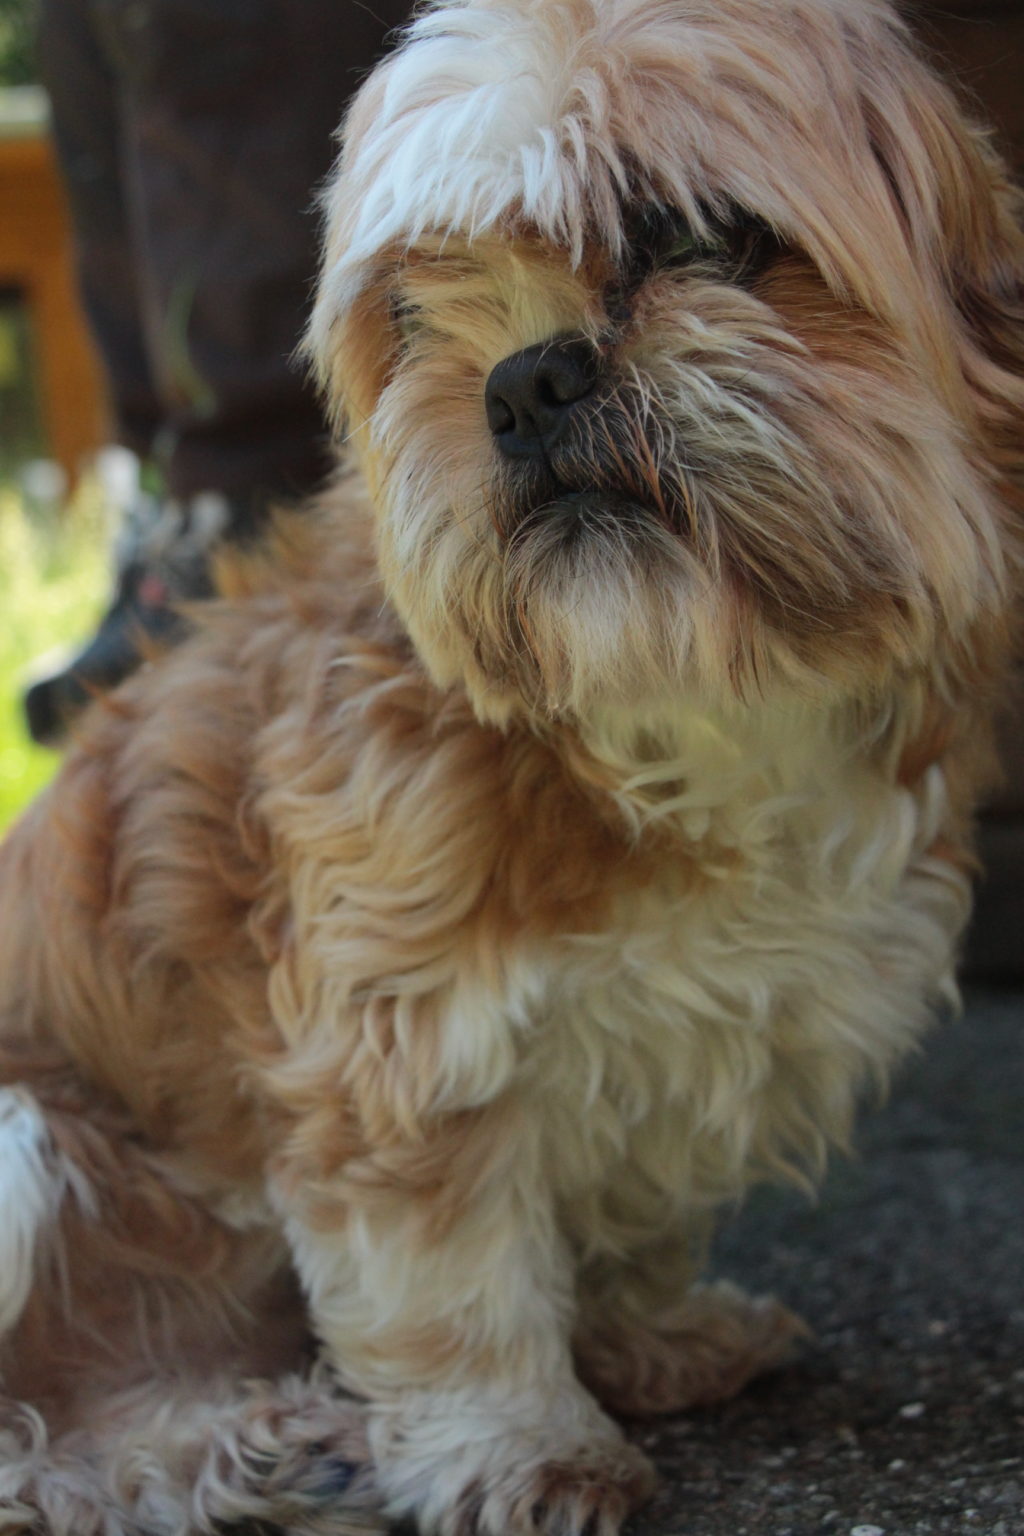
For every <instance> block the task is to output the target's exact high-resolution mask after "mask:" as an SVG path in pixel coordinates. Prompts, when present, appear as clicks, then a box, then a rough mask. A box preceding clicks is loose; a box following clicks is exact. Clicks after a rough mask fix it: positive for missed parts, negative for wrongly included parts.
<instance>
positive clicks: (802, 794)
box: [0, 0, 1024, 1536]
mask: <svg viewBox="0 0 1024 1536" xmlns="http://www.w3.org/2000/svg"><path fill="white" fill-rule="evenodd" d="M327 205H328V229H327V241H326V254H325V264H324V272H323V277H322V282H321V286H320V292H319V299H318V302H317V306H316V313H315V317H314V321H313V326H312V330H311V340H310V346H311V348H312V351H313V353H314V355H315V357H316V358H317V361H318V364H319V366H320V369H321V372H322V375H323V377H324V380H325V383H326V385H327V387H328V390H329V392H330V395H331V399H332V401H333V403H334V405H335V407H336V410H337V413H338V417H339V420H341V419H345V420H346V421H347V423H348V430H349V435H350V438H351V441H352V444H353V452H354V454H355V455H356V457H357V459H358V463H359V466H360V472H359V473H356V472H355V471H351V470H350V471H346V472H345V473H343V474H341V475H340V476H339V479H338V481H337V483H336V484H335V486H334V487H333V488H332V489H331V490H330V491H329V493H328V494H327V495H326V497H325V498H324V501H323V504H322V505H321V506H320V507H319V509H312V510H311V511H310V513H309V516H308V518H307V519H306V520H305V521H304V522H303V523H302V525H301V526H299V525H298V524H296V525H294V526H290V527H289V529H288V530H287V533H285V532H284V531H282V534H281V536H280V538H279V540H278V544H277V547H276V549H275V550H274V552H273V554H272V556H271V558H269V559H268V560H267V561H266V562H265V564H264V565H261V564H260V563H259V562H252V563H250V564H249V565H248V566H241V565H240V566H237V567H236V568H235V569H233V570H228V571H226V572H225V582H226V586H227V588H228V589H229V595H228V596H226V597H225V598H224V599H223V600H222V601H221V602H219V603H217V604H213V605H211V606H210V608H209V610H208V611H206V612H205V613H204V614H203V615H202V616H201V617H198V616H197V627H196V632H195V634H194V635H193V637H192V638H191V639H190V640H189V641H188V642H187V643H186V644H184V645H183V646H182V647H181V648H180V649H178V650H177V651H175V652H174V653H172V654H171V655H169V656H167V657H166V658H165V659H163V660H161V661H159V662H154V664H153V665H152V666H151V667H149V668H148V669H147V670H146V672H145V673H144V674H143V675H141V676H139V677H138V678H136V679H135V680H134V681H132V682H130V683H128V684H127V685H126V686H125V687H124V688H123V689H122V690H121V691H120V692H119V693H118V694H117V695H116V696H115V697H114V698H113V699H112V700H111V701H110V702H109V704H107V705H105V706H102V707H100V706H97V707H96V708H94V710H93V711H92V714H91V717H90V718H89V719H88V720H87V722H86V724H85V726H84V727H83V730H82V734H81V740H80V741H79V743H78V745H77V747H76V749H75V751H74V752H73V753H72V754H71V756H70V757H69V759H68V762H67V764H66V765H65V767H64V769H63V772H62V774H61V776H60V778H59V780H58V782H57V784H56V785H55V786H54V788H53V789H52V790H51V791H49V792H48V794H47V795H45V796H44V797H43V798H42V800H41V801H40V802H39V803H38V804H37V805H36V806H35V807H34V808H33V809H32V811H30V813H29V814H28V816H27V817H26V818H25V819H24V820H23V822H22V823H21V824H20V826H19V827H18V828H16V829H15V831H14V832H13V833H12V835H11V836H10V838H9V839H8V841H7V843H6V844H5V846H4V848H3V850H2V851H0V901H2V903H3V922H2V924H0V1024H2V1040H3V1047H2V1053H0V1081H2V1082H3V1083H5V1084H7V1085H8V1086H7V1087H6V1088H5V1089H3V1091H2V1095H0V1141H2V1143H3V1150H2V1152H0V1168H2V1170H3V1185H2V1189H3V1192H4V1196H5V1199H6V1201H7V1202H8V1204H9V1205H10V1208H11V1211H12V1213H13V1215H14V1220H13V1221H12V1222H6V1221H5V1224H4V1230H3V1238H2V1243H0V1317H2V1319H3V1322H4V1326H5V1328H6V1333H5V1336H4V1339H3V1342H2V1344H0V1368H2V1370H3V1373H4V1383H5V1390H6V1393H7V1407H6V1409H5V1417H4V1420H3V1424H2V1427H0V1435H2V1436H3V1437H4V1444H5V1445H6V1446H7V1452H6V1459H5V1467H4V1470H3V1471H2V1473H0V1525H5V1526H6V1528H8V1529H12V1528H13V1529H19V1528H25V1529H33V1528H36V1527H37V1526H38V1523H39V1521H40V1520H42V1521H43V1522H44V1523H46V1525H47V1528H48V1529H51V1530H52V1531H53V1532H54V1533H55V1536H65V1533H70V1532H72V1531H74V1532H75V1533H76V1536H83V1533H86V1532H90V1533H91V1532H93V1531H95V1532H97V1533H99V1532H100V1531H103V1532H104V1533H106V1536H127V1533H128V1532H130V1531H132V1530H135V1529H137V1528H138V1525H139V1524H140V1523H144V1524H145V1527H146V1529H147V1530H151V1531H154V1532H167V1533H171V1532H179V1531H180V1532H185V1531H192V1530H195V1531H208V1530H212V1529H213V1528H214V1526H215V1524H216V1522H217V1521H224V1520H226V1519H231V1518H237V1517H238V1516H240V1515H252V1516H258V1517H261V1518H265V1519H270V1520H276V1521H277V1522H278V1523H279V1524H281V1525H282V1526H284V1527H285V1528H286V1529H288V1530H290V1531H293V1532H296V1533H314V1532H327V1531H332V1532H335V1531H336V1532H339V1533H341V1532H347V1531H349V1530H352V1529H359V1528H365V1527H366V1525H367V1524H370V1525H372V1524H373V1523H374V1522H375V1521H376V1520H377V1519H378V1514H376V1513H375V1512H374V1511H375V1508H376V1509H378V1510H384V1511H385V1512H386V1514H387V1515H388V1516H410V1517H412V1518H414V1519H415V1520H417V1521H418V1522H419V1525H420V1527H421V1528H422V1529H423V1530H424V1531H429V1532H438V1533H440V1536H468V1533H478V1536H514V1533H516V1532H520V1531H522V1532H535V1531H541V1532H545V1533H547V1536H579V1533H581V1532H583V1531H584V1530H586V1531H588V1532H590V1533H595V1536H612V1533H613V1532H614V1531H615V1530H616V1529H617V1528H618V1525H619V1523H620V1522H621V1520H622V1519H623V1518H624V1516H625V1515H626V1513H627V1512H628V1510H629V1509H630V1508H631V1507H632V1506H633V1505H634V1504H635V1503H636V1502H638V1501H639V1500H640V1499H641V1498H643V1496H644V1495H645V1493H646V1491H647V1490H648V1489H649V1487H650V1482H651V1473H650V1469H649V1467H648V1465H647V1463H646V1461H645V1460H644V1458H643V1457H642V1455H641V1454H640V1453H639V1452H638V1451H637V1450H635V1449H634V1448H632V1447H631V1446H629V1445H628V1444H627V1442H626V1441H625V1440H624V1439H623V1437H622V1435H621V1433H620V1431H619V1429H618V1428H617V1427H616V1425H615V1424H614V1422H613V1421H612V1419H611V1418H609V1417H608V1416H607V1413H606V1412H605V1409H607V1410H610V1411H616V1410H617V1411H621V1412H629V1413H644V1412H663V1411H669V1410H672V1409H677V1408H679V1407H681V1406H686V1405H688V1404H696V1403H704V1402H708V1401H713V1400H715V1399H717V1398H720V1397H722V1396H724V1395H727V1394H728V1393H730V1392H733V1391H735V1390H736V1389H737V1388H738V1387H740V1386H741V1385H742V1384H743V1382H744V1381H745V1380H747V1379H748V1378H749V1377H750V1376H751V1375H753V1374H754V1373H755V1372H756V1371H758V1370H760V1369H764V1368H765V1367H767V1366H770V1365H773V1364H775V1363H777V1362H778V1361H779V1360H780V1359H782V1358H783V1357H784V1355H785V1353H786V1350H787V1348H788V1345H789V1343H790V1341H791V1340H792V1339H793V1338H794V1337H795V1336H796V1335H797V1334H798V1333H799V1332H800V1328H801V1325H800V1324H799V1323H798V1321H797V1320H796V1319H794V1318H793V1317H792V1316H791V1315H790V1314H788V1313H787V1312H786V1311H785V1309H784V1308H782V1307H781V1306H780V1305H779V1304H778V1303H775V1302H773V1301H770V1300H768V1301H765V1300H762V1301H756V1300H751V1299H749V1298H747V1297H744V1296H743V1295H742V1294H741V1293H739V1292H737V1291H736V1290H735V1289H734V1288H732V1287H729V1286H727V1285H720V1286H717V1287H715V1286H701V1285H697V1284H695V1283H694V1282H695V1277H696V1275H697V1273H698V1272H699V1267H700V1263H701V1257H702V1253H703V1249H704V1247H705V1244H706V1239H707V1234H708V1231H709V1226H710V1222H711V1220H712V1219H713V1214H714V1211H715V1208H716V1207H717V1206H718V1205H719V1204H720V1203H721V1202H723V1201H729V1200H733V1199H735V1198H737V1197H738V1196H739V1195H741V1194H742V1192H743V1191H744V1190H745V1189H746V1188H747V1187H748V1186H749V1185H750V1184H751V1182H752V1181H754V1180H756V1179H758V1178H762V1177H780V1176H781V1177H796V1178H803V1179H806V1178H808V1177H813V1176H814V1175H815V1174H816V1173H817V1172H818V1171H819V1170H820V1167H821V1165H822V1162H823V1160H824V1157H825V1155H826V1152H827V1149H828V1147H829V1145H830V1144H834V1143H837V1142H838V1143H842V1142H844V1141H845V1140H846V1139H847V1137H848V1135H849V1132H850V1127H851V1121H852V1117H853V1113H854V1109H855V1105H856V1102H857V1099H858V1096H859V1095H860V1094H861V1093H862V1091H863V1090H864V1088H865V1086H866V1085H869V1084H871V1083H872V1082H884V1080H885V1078H886V1076H887V1075H888V1073H889V1071H890V1070H891V1068H892V1066H893V1065H894V1064H895V1063H896V1062H897V1061H898V1060H899V1059H900V1057H901V1056H902V1055H903V1054H904V1053H905V1052H906V1051H907V1050H908V1049H910V1048H911V1047H912V1046H913V1045H914V1043H915V1042H916V1041H917V1040H918V1038H919V1037H920V1035H921V1033H922V1031H923V1029H924V1027H925V1025H926V1023H927V1020H928V1018H929V1015H930V1012H931V1010H932V1008H933V1006H934V1004H935V1003H936V1002H937V1001H938V1000H939V999H941V998H942V997H943V996H946V997H950V996H952V995H953V993H954V984H953V976H952V973H953V965H954V961H955V953H956V945H957V940H958V936H959V934H960V932H961V929H962V926H963V923H964V920H965V917H966V913H967V909H968V902H969V893H968V876H969V872H970V867H971V852H970V830H969V823H970V815H971V810H972V806H973V804H974V801H975V799H976V797H977V795H978V793H979V790H980V788H981V787H982V785H983V784H984V782H985V780H986V777H987V775H988V774H989V773H990V770H991V764H990V756H991V754H990V749H989V744H988V743H989V716H990V714H991V706H992V700H993V698H994V697H995V696H996V693H997V691H998V687H999V682H1000V677H1001V675H1002V668H1003V666H1004V659H1005V655H1006V652H1007V648H1008V644H1009V638H1010V631H1011V612H1012V604H1013V593H1014V585H1015V581H1016V558H1017V557H1016V554H1015V549H1014V539H1015V533H1016V527H1017V520H1018V517H1019V511H1020V507H1019V497H1020V484H1021V468H1022V438H1021V405H1022V401H1024V385H1022V382H1021V373H1022V366H1021V365H1022V361H1024V357H1022V354H1024V322H1022V304H1021V283H1022V275H1024V256H1022V240H1021V236H1020V234H1019V231H1018V228H1017V225H1016V222H1015V215H1016V208H1015V202H1014V196H1013V194H1012V192H1011V190H1010V189H1009V187H1008V185H1007V182H1006V180H1005V177H1004V174H1003V171H1002V168H1001V167H1000V165H999V164H998V162H997V160H996V159H995V158H994V156H993V154H992V152H991V150H990V149H989V146H988V144H987V141H986V140H985V137H984V135H983V134H982V133H981V132H980V131H979V130H977V129H975V128H973V127H971V126H970V125H968V124H967V123H966V122H965V121H964V119H963V117H962V116H961V114H960V112H959V110H958V108H957V107H956V105H955V104H954V102H953V100H952V99H951V97H950V96H949V94H948V93H947V92H946V90H945V89H944V87H942V86H941V85H940V84H939V83H938V82H937V81H936V80H935V79H934V78H933V76H932V75H931V74H930V73H929V72H928V71H927V69H926V68H925V67H924V65H923V64H922V63H921V62H920V61H919V60H918V59H917V58H916V56H915V55H914V53H913V50H912V48H911V46H910V45H909V43H908V40H907V38H906V36H905V35H904V32H903V30H902V28H901V26H900V24H899V22H898V21H897V20H896V18H895V17H894V15H893V14H892V13H891V11H890V10H889V9H888V7H887V6H885V5H884V4H881V3H879V0H780V3H779V4H773V5H771V6H768V5H765V4H762V3H759V0H715V3H714V4H710V3H705V0H687V3H686V4H681V5H676V4H673V5H666V4H663V3H660V0H543V3H542V0H467V3H465V4H447V5H442V6H440V7H438V8H437V9H435V10H432V11H429V12H428V13H426V14H425V15H424V16H422V17H421V18H420V19H419V20H418V21H417V22H416V23H415V24H414V25H413V26H412V28H411V29H410V32H409V36H408V39H407V41H406V43H405V45H404V47H403V48H401V49H400V50H399V51H398V52H397V53H396V54H395V55H394V56H393V57H392V58H391V59H390V60H389V61H388V62H387V63H385V64H384V65H383V66H382V67H381V68H380V69H379V70H378V71H376V72H375V74H374V75H373V76H371V77H370V79H369V81H368V82H367V83H366V85H365V87H364V88H363V90H362V92H361V93H360V95H359V97H358V98H357V100H356V103H355V105H354V107H353V109H352V113H351V115H350V119H349V122H348V125H347V130H346V137H345V146H344V149H343V152H342V156H341V160H340V164H339V169H338V173H337V176H336V179H335V181H334V183H333V186H332V189H331V191H330V193H329V196H328V200H327ZM666 222H667V223H668V225H669V228H670V233H671V234H672V236H673V238H677V237H678V234H679V231H680V230H682V231H684V233H685V234H686V239H687V241H688V242H689V243H688V244H686V245H685V246H684V249H685V251H686V252H688V254H687V255H686V257H685V259H683V260H679V259H677V257H676V256H675V255H674V254H672V253H671V252H670V253H669V254H666V251H667V249H668V247H667V246H665V245H664V243H663V244H662V245H661V246H659V245H658V244H657V241H658V240H662V239H663V237H662V236H661V235H658V234H657V233H655V234H654V235H652V234H651V231H652V230H655V231H657V230H658V229H659V228H660V227H662V226H663V225H664V224H665V223H666ZM747 228H749V229H750V230H751V231H753V233H752V234H751V235H750V240H749V242H748V243H746V244H744V246H743V255H742V257H739V256H737V257H735V258H734V257H732V256H729V255H728V254H727V247H728V249H729V250H731V249H732V247H731V246H729V245H728V242H729V241H730V240H731V239H732V238H733V235H734V233H735V232H736V231H741V232H742V231H743V230H745V229H747ZM723 230H724V231H725V232H726V233H725V234H724V235H723V233H722V231H723ZM744 240H746V236H744ZM565 334H569V335H572V336H574V337H578V338H580V339H581V344H582V343H583V342H585V343H586V344H587V346H588V347H589V348H590V349H591V355H592V356H593V358H594V360H595V368H596V369H597V378H598V382H597V384H596V386H595V388H594V390H593V391H592V394H591V395H590V396H589V397H588V398H587V400H586V402H585V403H584V404H583V405H582V406H581V407H580V409H579V410H578V411H576V413H575V416H574V425H573V429H572V431H571V432H570V433H568V434H567V436H566V437H565V439H564V441H563V442H561V443H560V445H559V446H558V448H557V450H556V451H553V452H552V453H551V454H550V455H549V456H548V457H547V458H546V459H545V461H544V462H543V463H534V464H533V465H532V466H530V467H527V468H524V467H522V466H520V467H515V466H510V465H509V464H508V463H506V462H502V461H501V459H500V456H499V455H498V453H497V451H496V449H495V446H494V441H493V435H492V432H491V430H490V429H489V428H488V424H487V418H486V416H485V412H484V390H485V385H486V382H487V379H488V377H489V376H490V374H491V372H492V370H493V369H494V368H495V367H496V365H498V364H499V363H500V362H502V360H503V359H505V358H507V357H509V356H510V355H512V354H515V353H516V352H518V351H520V350H522V349H525V348H528V347H531V346H534V345H536V344H538V343H546V342H551V341H553V340H555V339H556V338H558V337H560V336H563V335H565ZM293 1271H294V1273H295V1274H297V1276H298V1279H299V1282H300V1284H301V1289H302V1292H303V1301H302V1302H300V1300H299V1298H298V1297H297V1296H296V1294H295V1292H294V1286H293V1280H292V1273H293ZM304 1308H307V1309H308V1316H309V1320H310V1323H311V1325H312V1329H313V1331H314V1332H315V1335H316V1338H317V1340H318V1341H319V1344H320V1346H321V1347H322V1350H323V1352H324V1358H325V1362H326V1363H325V1365H323V1366H322V1367H320V1368H319V1369H318V1371H317V1372H314V1373H313V1375H312V1376H309V1375H308V1373H307V1375H306V1376H305V1377H303V1376H301V1375H297V1374H296V1373H301V1372H302V1370H303V1366H304V1362H305V1361H306V1360H307V1352H308V1344H307V1342H306V1340H305V1336H304V1327H305V1313H304ZM243 1382H247V1383H248V1385H247V1386H244V1387H243V1385H242V1383H243ZM352 1394H354V1396H353V1395H352ZM599 1403H600V1404H601V1405H602V1406H599ZM371 1466H372V1471H371ZM19 1522H21V1524H20V1526H19Z"/></svg>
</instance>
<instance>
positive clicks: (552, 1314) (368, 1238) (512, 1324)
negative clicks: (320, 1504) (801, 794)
mask: <svg viewBox="0 0 1024 1536" xmlns="http://www.w3.org/2000/svg"><path fill="white" fill-rule="evenodd" d="M474 1118H475V1123H474V1124H473V1125H472V1128H471V1129H470V1130H469V1131H467V1132H466V1133H465V1135H464V1139H463V1143H462V1145H461V1146H458V1147H453V1145H452V1143H451V1142H450V1141H449V1144H448V1146H447V1148H446V1149H445V1150H444V1153H443V1155H442V1154H441V1149H439V1148H435V1147H432V1146H431V1145H429V1144H426V1145H424V1146H422V1147H421V1148H419V1149H417V1154H418V1156H417V1161H418V1166H419V1168H420V1169H421V1170H422V1171H423V1173H424V1174H425V1175H426V1177H424V1181H423V1182H422V1183H421V1184H420V1186H419V1188H418V1189H416V1188H413V1187H410V1186H411V1178H412V1175H411V1173H410V1174H409V1180H410V1182H408V1183H406V1182H404V1181H403V1178H402V1173H401V1170H400V1169H399V1166H398V1164H397V1163H395V1164H393V1165H392V1166H391V1167H390V1168H389V1167H388V1165H387V1161H386V1158H384V1157H380V1158H378V1159H377V1160H376V1166H375V1168H374V1169H373V1170H371V1169H370V1168H369V1167H368V1166H364V1167H363V1169H361V1170H360V1173H359V1176H358V1182H357V1181H356V1175H355V1174H354V1171H353V1170H352V1169H347V1170H346V1186H345V1188H344V1189H342V1188H341V1187H340V1186H339V1188H338V1189H337V1191H336V1198H337V1206H336V1209H335V1211H334V1214H333V1217H332V1213H331V1209H330V1204H329V1194H328V1191H326V1190H325V1189H324V1186H323V1185H321V1187H320V1200H319V1201H318V1205H317V1208H316V1210H315V1212H314V1211H313V1209H312V1208H307V1209H306V1210H305V1211H304V1213H303V1214H302V1215H298V1214H296V1211H295V1208H294V1199H292V1200H291V1201H289V1202H288V1204H289V1205H290V1206H291V1209H288V1208H287V1207H286V1206H285V1202H284V1200H282V1207H283V1210H284V1216H285V1221H286V1225H287V1228H288V1230H289V1232H290V1235H291V1239H292V1242H293V1249H294V1253H295V1257H296V1261H297V1264H298V1267H299V1270H300V1272H301V1274H302V1276H303V1278H304V1280H305V1283H306V1287H307V1290H308V1294H309V1296H310V1299H311V1303H312V1308H313V1314H314V1321H315V1324H316V1327H317V1329H318V1332H319V1333H320V1336H321V1338H322V1339H323V1341H324V1342H325V1344H326V1345H327V1347H328V1350H329V1351H330V1354H331V1356H332V1359H333V1361H334V1362H335V1364H336V1365H337V1366H338V1368H339V1370H340V1371H341V1373H342V1375H343V1377H344V1378H345V1379H346V1381H347V1382H348V1383H350V1384H352V1385H353V1386H354V1387H355V1388H356V1389H357V1390H358V1391H360V1392H363V1393H365V1394H366V1395H367V1396H368V1397H369V1398H371V1399H372V1407H371V1418H370V1443H371V1447H372V1449H373V1452H374V1456H375V1459H376V1463H377V1473H378V1478H379V1481H380V1484H381V1487H382V1489H383V1490H384V1492H385V1494H386V1496H387V1499H388V1511H389V1513H391V1514H392V1515H395V1516H401V1517H413V1518H414V1519H415V1520H416V1521H417V1522H418V1524H419V1527H420V1529H421V1530H422V1531H423V1532H425V1533H440V1536H520V1533H530V1536H579V1533H582V1532H584V1531H586V1532H587V1533H588V1536H612V1533H614V1532H615V1531H617V1530H618V1528H619V1525H620V1523H621V1521H622V1520H623V1519H624V1517H625V1516H626V1514H627V1513H628V1512H629V1510H630V1509H631V1508H632V1507H633V1506H634V1505H635V1504H637V1503H638V1502H640V1501H641V1500H642V1499H643V1498H644V1497H645V1496H646V1494H647V1493H648V1492H649V1491H650V1488H651V1486H652V1474H651V1469H650V1466H649V1464H648V1463H647V1461H646V1459H645V1458H644V1457H643V1456H642V1455H641V1454H640V1453H639V1452H638V1451H637V1450H635V1449H634V1448H632V1447H631V1446H629V1445H627V1443H626V1442H625V1440H624V1439H623V1437H622V1435H621V1433H620V1431H619V1430H618V1428H617V1427H616V1426H615V1425H613V1424H612V1423H611V1422H610V1421H609V1420H608V1419H607V1418H606V1417H605V1416H604V1415H603V1414H602V1412H601V1411H600V1409H599V1408H598V1406H597V1404H596V1403H595V1401H594V1400H593V1398H592V1397H591V1396H590V1395H589V1394H588V1393H587V1392H586V1391H585V1390H584V1389H583V1387H582V1386H581V1385H580V1383H579V1381H578V1379H577V1377H576V1375H575V1371H574V1368H573V1362H572V1357H571V1352H570V1348H569V1335H570V1331H571V1326H572V1314H573V1309H574V1305H575V1299H574V1289H573V1275H572V1263H571V1259H570V1255H569V1254H568V1252H567V1250H566V1247H565V1245H564V1242H563V1240H562V1237H561V1235H560V1233H559V1231H558V1228H557V1224H556V1220H555V1215H554V1211H553V1208H552V1202H551V1198H550V1194H549V1191H548V1189H547V1181H546V1180H545V1177H544V1171H543V1169H542V1167H541V1166H540V1158H539V1156H538V1155H537V1154H536V1152H535V1151H534V1150H533V1149H531V1147H530V1146H529V1145H524V1144H523V1141H518V1142H517V1140H516V1139H515V1137H514V1136H513V1135H511V1134H510V1129H509V1124H508V1121H507V1119H506V1121H505V1123H502V1122H501V1120H500V1118H498V1116H497V1115H495V1117H494V1118H489V1115H488V1112H484V1113H483V1114H481V1115H480V1116H479V1117H474ZM489 1126H490V1127H491V1129H490V1130H489ZM450 1134H451V1130H450V1128H449V1135H450ZM524 1140H525V1138H524ZM498 1148H500V1149H501V1150H500V1151H496V1149H498ZM406 1168H407V1169H408V1168H409V1165H408V1164H406ZM371 1173H372V1174H373V1176H374V1177H375V1179H376V1181H377V1182H376V1187H374V1185H373V1184H372V1183H371V1182H370V1179H371ZM364 1180H365V1182H364ZM294 1188H295V1186H293V1190H294Z"/></svg>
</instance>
